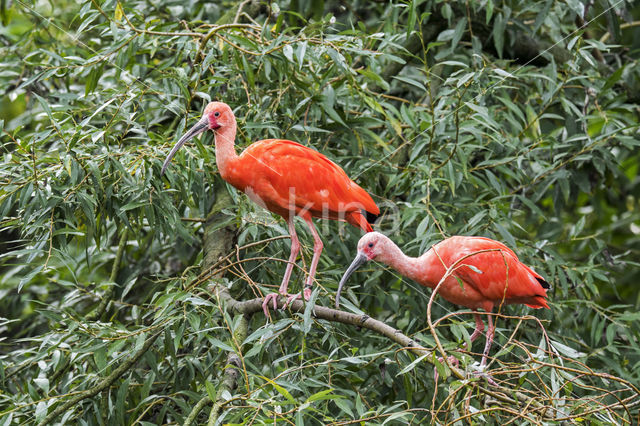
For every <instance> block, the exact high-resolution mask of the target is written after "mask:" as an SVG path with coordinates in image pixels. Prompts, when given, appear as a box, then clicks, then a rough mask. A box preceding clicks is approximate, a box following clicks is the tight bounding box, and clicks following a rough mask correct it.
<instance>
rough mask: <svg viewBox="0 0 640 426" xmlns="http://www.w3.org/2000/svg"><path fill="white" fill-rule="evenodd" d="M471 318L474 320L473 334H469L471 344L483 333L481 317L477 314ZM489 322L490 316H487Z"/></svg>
mask: <svg viewBox="0 0 640 426" xmlns="http://www.w3.org/2000/svg"><path fill="white" fill-rule="evenodd" d="M473 317H474V318H475V319H476V329H475V330H473V333H472V334H471V338H470V339H469V340H470V341H471V343H473V341H474V340H476V339H477V338H478V336H480V335H481V334H482V332H483V331H484V322H483V321H482V317H481V316H480V315H478V314H477V313H474V314H473ZM489 320H491V316H489ZM465 345H466V344H465ZM469 349H470V348H469Z"/></svg>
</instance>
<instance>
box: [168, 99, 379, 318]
mask: <svg viewBox="0 0 640 426" xmlns="http://www.w3.org/2000/svg"><path fill="white" fill-rule="evenodd" d="M207 129H211V130H213V132H214V135H215V149H216V163H217V164H218V171H219V172H220V175H221V176H222V179H224V180H225V181H227V182H229V183H230V184H231V185H233V186H234V187H235V188H237V189H239V190H240V191H242V192H244V193H245V194H247V196H248V197H249V198H250V199H251V200H252V201H254V202H255V203H257V204H258V205H260V206H262V207H264V208H266V209H267V210H270V211H272V212H274V213H277V214H279V215H280V216H282V217H284V218H285V219H286V221H287V224H288V225H289V234H290V235H291V254H290V256H289V261H288V263H287V268H286V270H285V274H284V278H283V279H282V284H281V285H280V289H279V290H278V291H279V293H280V294H282V295H283V296H285V297H286V298H287V299H286V301H285V306H286V305H288V304H289V303H291V302H292V301H293V300H295V299H297V298H298V297H299V296H300V295H299V294H296V295H289V294H288V293H287V286H288V285H289V278H290V276H291V271H292V270H293V265H294V262H295V260H296V257H297V256H298V252H299V251H300V242H299V241H298V236H297V235H296V229H295V226H294V219H295V216H300V217H301V218H302V219H304V221H305V222H306V223H307V225H308V226H309V229H310V230H311V235H313V241H314V244H313V258H312V260H311V267H310V269H309V277H308V278H307V282H306V284H305V287H304V298H305V300H309V297H310V295H311V286H312V283H313V278H314V276H315V273H316V268H317V266H318V261H319V259H320V253H321V252H322V247H323V244H322V240H321V239H320V236H319V235H318V232H317V231H316V228H315V226H314V225H313V222H312V221H311V218H312V217H319V218H323V219H333V220H342V221H346V222H348V223H350V224H352V225H354V226H356V227H358V228H361V229H362V230H364V231H366V232H371V231H372V230H373V229H372V228H371V225H370V224H369V222H368V221H367V218H366V216H365V215H366V214H367V213H369V214H371V215H373V216H375V215H378V214H379V213H380V210H379V209H378V206H376V204H375V203H374V202H373V200H372V199H371V196H370V195H369V194H368V193H367V192H366V191H365V190H364V189H362V188H361V187H360V186H358V185H357V184H356V183H355V182H354V181H352V180H351V179H350V178H349V176H347V174H346V173H345V172H344V170H342V169H341V168H340V167H339V166H338V165H337V164H335V163H334V162H332V161H331V160H329V159H328V158H327V157H325V156H324V155H322V154H320V153H319V152H317V151H315V150H313V149H311V148H308V147H306V146H304V145H300V144H299V143H297V142H292V141H289V140H284V139H266V140H261V141H258V142H255V143H253V144H251V145H249V146H248V147H247V148H246V149H245V150H244V151H243V152H242V154H240V155H237V154H236V151H235V148H234V142H235V138H236V118H235V115H234V114H233V111H232V110H231V108H230V107H229V106H228V105H227V104H225V103H222V102H211V103H209V104H208V105H207V106H206V107H205V109H204V112H203V114H202V119H201V120H200V121H198V122H197V123H196V124H195V125H194V126H193V127H192V128H191V129H190V130H189V131H188V132H187V133H185V134H184V135H183V136H182V137H181V138H180V140H178V142H177V143H176V144H175V146H174V147H173V149H172V150H171V152H170V153H169V155H168V156H167V158H166V159H165V160H164V164H163V165H162V173H163V174H164V171H165V170H166V168H167V166H168V165H169V162H170V161H171V159H172V158H173V156H174V155H175V153H176V152H177V151H178V149H180V147H181V146H182V145H184V144H185V143H186V142H187V141H188V140H190V139H191V138H193V137H195V136H197V135H198V134H200V133H203V132H204V131H206V130H207ZM363 213H364V214H363ZM277 298H278V294H276V293H272V294H269V295H267V296H266V297H265V299H264V302H263V304H262V309H263V311H264V313H265V315H268V310H269V307H268V304H269V301H270V300H271V301H273V308H274V309H276V308H277Z"/></svg>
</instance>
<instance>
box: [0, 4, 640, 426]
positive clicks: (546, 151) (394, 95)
mask: <svg viewBox="0 0 640 426" xmlns="http://www.w3.org/2000/svg"><path fill="white" fill-rule="evenodd" d="M0 18H1V24H0V87H1V88H2V99H1V101H0V138H1V140H2V162H1V163H0V213H1V216H0V220H1V222H0V333H1V334H0V336H1V337H0V341H1V346H0V424H3V425H8V424H13V423H16V424H22V423H33V422H61V421H68V422H76V421H81V422H82V424H106V423H109V424H132V423H136V422H140V423H145V424H159V423H185V422H187V423H189V422H195V423H202V422H206V421H207V419H209V420H210V421H211V423H214V422H216V421H219V422H224V423H242V424H244V423H248V424H252V423H266V422H277V421H284V422H287V423H294V422H295V423H296V424H298V423H302V422H307V423H309V424H316V423H317V424H320V423H332V422H336V423H340V422H344V423H347V422H351V421H353V422H357V421H368V422H372V423H383V422H393V423H404V422H419V421H432V420H435V421H438V422H441V423H449V422H455V421H456V420H461V421H465V422H472V423H482V422H486V421H500V422H507V421H516V422H517V423H518V424H524V423H525V422H529V423H536V422H549V423H553V422H562V421H572V422H578V421H585V420H589V421H591V422H592V423H593V424H606V423H623V422H631V421H633V420H634V419H635V421H638V416H639V414H638V403H639V402H640V395H638V388H637V387H638V386H640V384H639V383H640V345H639V343H640V342H639V339H640V313H638V309H639V308H640V292H638V290H637V283H638V281H639V280H640V269H638V266H639V263H638V259H639V256H638V255H639V253H640V201H639V198H640V176H639V173H638V167H639V164H640V153H639V151H638V146H639V140H638V124H637V123H638V120H639V116H638V115H639V111H640V109H639V107H640V97H639V96H638V93H640V67H638V58H640V50H639V48H640V37H638V36H640V28H638V26H637V21H635V19H639V18H640V10H638V6H637V5H633V4H632V3H631V2H625V1H623V0H596V1H588V2H582V1H580V0H570V1H569V0H568V1H567V2H554V1H550V0H535V1H515V0H513V1H510V0H504V1H498V0H470V1H458V0H456V1H448V2H443V1H438V0H424V1H419V0H413V1H409V0H406V1H394V2H372V1H366V0H363V1H356V2H342V1H318V2H316V1H303V0H293V1H291V2H286V1H284V2H279V3H276V2H274V3H271V4H269V3H266V2H259V1H238V2H234V1H222V2H218V3H205V2H195V1H194V2H184V1H175V0H171V1H167V2H151V1H144V0H125V1H113V0H106V1H101V0H97V1H88V2H84V3H81V4H76V3H75V2H69V1H66V0H65V1H61V2H49V3H47V2H31V1H23V0H15V1H2V2H0ZM212 99H215V100H222V101H224V102H226V103H228V104H229V105H231V106H232V108H234V111H235V113H236V116H237V118H238V126H239V133H238V138H237V140H236V144H237V145H238V147H237V149H238V150H240V149H242V148H243V147H245V146H247V145H248V144H249V143H250V142H251V141H255V140H258V139H265V138H270V137H280V138H288V139H292V140H296V141H299V142H301V143H303V144H305V145H308V146H311V147H313V148H314V149H316V150H318V151H321V152H323V153H324V154H326V155H327V156H328V157H330V158H331V159H333V160H334V161H335V162H337V163H338V164H340V165H341V166H342V167H343V168H344V169H345V170H346V171H347V173H348V174H349V175H350V176H351V177H352V178H353V179H354V180H356V181H357V182H358V183H359V184H360V185H361V186H362V187H364V188H365V189H366V190H367V191H368V192H369V193H371V194H374V195H375V196H374V199H375V201H376V202H377V203H378V204H379V205H380V206H381V208H382V210H383V214H382V216H381V218H380V220H379V221H378V223H377V225H376V228H377V229H378V230H380V231H382V232H384V233H386V234H387V235H389V236H390V237H391V238H392V239H394V241H396V243H398V245H399V246H400V247H402V248H403V249H404V250H405V251H406V252H407V253H408V254H412V255H418V254H419V253H422V252H423V251H425V250H426V249H428V248H429V247H430V246H431V245H432V244H433V243H435V242H437V241H439V240H440V239H442V238H443V237H445V236H450V235H456V234H459V235H483V236H487V237H492V238H496V239H499V240H501V241H503V242H505V243H506V244H507V245H509V246H510V247H512V248H514V249H515V250H516V251H517V253H518V254H519V256H520V258H521V259H522V260H524V261H525V262H526V263H527V264H529V265H532V267H534V268H535V269H536V271H538V272H539V273H540V274H542V275H543V276H545V277H546V278H547V280H548V281H549V282H550V283H552V285H553V289H552V291H551V292H550V293H549V296H550V305H551V309H550V310H538V311H533V310H531V309H529V308H526V307H524V306H510V307H507V308H505V309H503V310H502V311H501V313H502V314H504V315H501V316H500V317H498V318H496V321H497V324H498V329H497V334H496V343H495V345H494V348H493V351H492V354H491V355H492V357H493V360H492V362H491V364H490V369H491V373H492V375H493V377H494V379H495V380H496V382H497V383H498V384H499V385H500V386H499V387H497V388H496V387H492V386H491V385H489V384H487V382H486V380H484V379H483V378H482V377H481V376H477V375H474V374H473V369H474V363H477V361H478V360H479V358H480V354H479V353H478V352H480V351H481V350H482V344H481V343H478V342H477V343H476V344H475V345H474V346H473V351H467V352H464V351H454V349H459V348H460V347H462V344H463V342H464V341H465V340H468V338H469V334H470V331H471V330H472V329H473V326H474V321H473V316H472V315H471V314H470V313H469V312H468V311H467V310H463V309H460V308H459V307H457V306H453V305H451V304H449V303H448V302H446V301H443V300H442V299H440V298H438V297H437V296H436V297H435V298H434V305H433V308H432V318H433V319H434V321H435V320H436V319H440V318H442V317H444V316H445V315H447V314H450V313H452V312H454V313H455V314H454V315H450V316H448V317H446V318H444V319H443V320H442V321H441V322H439V323H437V326H436V330H437V334H435V335H433V334H432V333H431V332H430V330H429V324H428V321H427V303H428V301H429V298H430V295H431V292H430V291H428V290H424V289H423V288H420V287H419V286H418V285H417V284H415V283H413V282H410V281H408V280H406V279H403V278H401V277H400V276H398V275H397V274H395V273H393V272H391V271H388V270H385V269H384V268H383V267H382V266H381V265H371V266H370V267H369V268H368V269H367V271H366V273H362V272H361V273H357V274H355V275H354V277H353V278H352V279H351V285H350V287H349V288H348V290H347V292H346V293H345V294H344V299H343V300H344V304H343V309H345V310H347V311H350V312H354V313H357V314H364V313H366V314H367V315H369V316H371V317H373V318H376V319H378V320H380V321H382V322H384V323H387V324H389V325H391V326H393V327H395V328H397V329H399V330H400V331H401V332H402V333H403V334H405V335H408V336H411V338H413V339H414V340H415V341H416V342H418V343H419V344H420V345H422V346H424V347H425V348H427V349H429V350H433V349H434V348H435V346H436V338H437V339H438V340H439V341H440V343H442V345H443V346H444V348H445V349H446V351H447V354H452V355H454V356H456V357H458V358H460V368H461V369H462V371H463V372H464V374H466V376H464V377H462V378H461V377H459V376H456V375H455V374H453V375H451V374H452V371H451V370H449V369H447V367H446V366H444V365H443V364H442V363H441V362H440V361H438V359H437V357H436V356H435V355H433V354H431V355H421V356H420V355H419V354H415V353H413V352H411V351H409V350H407V348H402V347H400V346H398V345H397V344H396V343H394V342H393V341H392V340H390V339H389V338H388V337H385V336H384V335H381V334H378V333H375V332H373V331H371V330H367V329H364V328H359V327H355V326H354V325H349V324H341V323H338V322H334V321H329V320H323V319H318V318H316V317H314V315H313V311H312V309H310V306H309V307H308V308H305V309H303V310H302V311H301V312H292V311H286V312H282V311H278V312H275V313H273V312H272V313H271V319H270V321H266V320H265V318H264V316H263V315H262V314H255V315H242V314H240V313H238V311H237V309H234V308H233V307H232V305H233V303H235V301H236V300H240V301H242V300H245V301H246V300H250V299H253V298H257V297H262V296H263V295H264V294H266V293H268V292H272V291H275V290H276V289H277V287H278V286H279V284H280V281H281V277H282V273H283V272H284V266H285V265H284V263H283V262H284V261H286V258H287V256H288V252H289V242H288V239H286V238H285V237H286V235H287V230H286V224H285V222H284V221H283V220H282V219H281V218H279V217H277V216H275V215H272V214H270V213H268V212H266V211H264V210H261V209H260V208H259V207H257V206H256V205H254V204H252V203H251V202H250V201H249V200H248V199H247V198H246V196H244V195H243V194H240V193H239V192H237V191H236V190H234V189H233V188H231V187H230V186H229V185H227V184H226V183H225V182H224V181H222V180H221V178H220V176H219V175H218V174H217V170H216V164H215V158H214V151H213V146H212V143H211V142H212V136H211V134H206V135H205V136H203V137H202V138H201V139H200V140H195V141H194V143H193V144H192V145H190V146H189V147H187V148H186V149H183V150H182V151H181V153H179V154H178V155H177V156H176V158H175V159H174V161H173V162H172V164H171V166H170V168H169V170H168V172H167V174H166V175H165V176H164V177H161V176H160V166H161V163H162V160H163V159H164V157H165V156H166V154H167V153H168V150H169V149H170V147H171V145H172V144H173V143H175V141H176V140H177V138H178V137H179V136H180V135H181V134H182V133H183V132H184V130H185V129H186V128H188V127H189V126H191V125H192V124H193V123H194V122H195V120H196V119H197V117H198V116H199V114H200V111H201V110H202V108H203V107H204V105H205V104H206V103H207V102H208V101H210V100H212ZM212 206H213V207H214V208H213V209H212ZM207 218H209V220H208V221H207ZM316 223H317V225H318V227H319V229H320V232H321V235H322V237H323V240H324V243H325V251H324V253H323V255H322V258H321V261H320V266H319V273H318V275H317V285H316V288H317V289H318V290H317V291H316V293H314V296H313V298H314V300H315V303H316V304H317V305H319V306H327V307H329V306H333V296H334V294H335V290H336V288H337V283H338V280H339V278H340V276H341V274H342V273H343V272H344V269H345V267H346V266H347V265H348V264H349V262H350V260H351V259H352V257H353V255H354V254H355V245H356V242H357V240H358V238H359V237H360V235H361V233H360V231H358V230H356V229H355V228H353V227H350V226H349V225H344V224H341V223H336V222H329V221H322V222H321V221H318V222H316ZM300 230H301V231H302V227H301V228H300ZM299 234H300V236H301V240H302V243H303V250H302V260H300V261H299V262H298V264H299V265H300V266H301V268H296V269H294V276H293V280H292V289H294V290H295V289H298V290H299V289H300V283H301V282H302V280H303V278H304V276H305V274H304V269H305V268H306V266H308V264H309V261H310V254H311V246H312V239H311V237H310V235H308V234H306V233H305V232H304V231H302V232H300V233H299ZM203 238H204V240H205V244H203ZM207 241H208V242H207ZM220 257H221V258H222V259H221V260H219V258H220ZM221 289H222V290H224V291H222V290H221ZM231 297H232V299H231ZM482 340H483V339H480V341H482ZM232 364H236V365H237V366H238V367H239V368H238V370H235V369H233V368H232ZM434 364H435V365H436V370H437V371H439V372H440V375H439V376H440V377H439V379H438V380H437V381H434V380H435V375H434V372H435V371H434ZM516 391H517V392H520V393H519V394H518V395H520V396H521V397H523V398H524V397H526V398H529V399H528V400H523V399H522V398H520V399H519V400H518V398H519V397H518V396H517V395H516ZM518 401H519V402H518ZM56 410H57V411H56ZM189 416H190V417H189Z"/></svg>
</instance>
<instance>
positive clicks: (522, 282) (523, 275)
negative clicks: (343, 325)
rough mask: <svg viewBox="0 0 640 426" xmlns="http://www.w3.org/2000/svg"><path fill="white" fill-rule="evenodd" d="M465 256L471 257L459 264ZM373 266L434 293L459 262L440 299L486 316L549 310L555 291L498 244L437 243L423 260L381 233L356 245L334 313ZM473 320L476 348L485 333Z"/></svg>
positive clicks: (473, 239)
mask: <svg viewBox="0 0 640 426" xmlns="http://www.w3.org/2000/svg"><path fill="white" fill-rule="evenodd" d="M488 250H491V251H488ZM478 252H479V253H478ZM474 253H476V254H474ZM465 256H469V257H467V258H465V259H463V260H461V259H462V258H464V257H465ZM369 260H377V261H379V262H382V263H384V264H386V265H389V266H391V267H392V268H393V269H395V270H397V271H398V272H400V274H402V275H404V276H405V277H407V278H411V279H412V280H414V281H416V282H418V283H419V284H421V285H423V286H426V287H430V288H435V287H436V286H437V285H438V283H439V282H440V280H441V279H442V278H443V277H444V276H445V274H446V272H447V269H448V268H449V267H451V266H452V265H454V264H456V262H458V261H460V263H458V264H457V266H455V269H454V272H453V274H452V275H450V276H448V277H447V278H446V279H445V280H444V282H443V283H442V285H440V287H439V288H438V293H439V294H440V295H442V297H444V298H445V299H446V300H448V301H449V302H452V303H455V304H457V305H461V306H465V307H467V308H470V309H473V310H474V311H477V310H478V309H484V310H485V311H487V312H491V311H492V310H493V307H494V306H495V305H498V306H499V305H501V304H516V303H523V304H525V305H527V306H529V307H531V308H536V309H538V308H547V309H548V308H549V306H548V305H547V301H546V300H545V298H546V297H547V290H546V289H548V288H551V286H550V285H549V283H548V282H547V281H545V280H544V278H542V277H541V276H540V275H538V274H537V273H535V272H534V271H533V270H532V269H531V268H529V267H528V266H527V265H525V264H524V263H522V262H520V261H519V260H518V256H516V254H515V253H514V252H513V251H512V250H511V249H510V248H509V247H507V246H505V245H504V244H502V243H500V242H498V241H495V240H491V239H489V238H483V237H461V236H456V237H451V238H447V239H446V240H444V241H441V242H439V243H438V244H436V245H434V246H433V247H431V248H430V249H429V250H427V252H426V253H424V254H423V255H422V256H420V257H410V256H407V255H405V254H404V253H403V252H402V250H400V249H399V248H398V246H397V245H395V244H394V243H393V241H391V240H390V239H389V238H388V237H387V236H385V235H382V234H380V233H379V232H371V233H369V234H366V235H364V236H363V237H362V238H361V239H360V241H359V242H358V254H357V256H356V258H355V259H354V260H353V262H352V263H351V266H349V268H348V269H347V271H346V272H345V273H344V276H343V277H342V279H341V280H340V285H339V286H338V293H337V294H336V308H337V307H338V306H339V304H340V292H341V291H342V286H343V285H344V283H345V282H346V281H347V279H348V278H349V276H350V275H351V274H352V273H353V271H355V270H356V269H357V268H358V267H359V266H360V265H362V264H364V263H366V262H367V261H369ZM456 277H457V278H456ZM458 279H460V282H458ZM474 316H475V320H476V329H475V331H474V332H473V334H472V335H471V341H472V342H473V341H474V340H475V339H476V338H477V337H478V336H479V335H480V334H482V331H483V330H484V323H483V322H482V318H481V317H480V315H478V314H474ZM488 318H489V319H488V321H489V329H488V330H487V342H486V345H485V348H484V352H483V356H482V362H481V364H480V366H481V367H484V366H485V364H486V360H487V356H488V354H489V349H490V348H491V343H492V342H493V335H494V331H495V327H494V326H493V321H492V319H491V315H489V316H488Z"/></svg>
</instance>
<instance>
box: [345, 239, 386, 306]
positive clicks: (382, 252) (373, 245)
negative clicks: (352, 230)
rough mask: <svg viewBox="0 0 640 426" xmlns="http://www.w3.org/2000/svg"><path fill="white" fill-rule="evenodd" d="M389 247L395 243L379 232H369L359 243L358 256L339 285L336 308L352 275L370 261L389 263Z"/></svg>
mask: <svg viewBox="0 0 640 426" xmlns="http://www.w3.org/2000/svg"><path fill="white" fill-rule="evenodd" d="M389 245H393V242H391V240H390V239H389V237H387V236H386V235H383V234H381V233H379V232H368V233H366V234H364V236H363V237H362V238H360V241H358V254H357V255H356V257H355V258H354V259H353V262H351V265H349V268H347V271H346V272H345V273H344V275H343V276H342V279H341V280H340V284H339V285H338V292H337V293H336V308H337V307H338V306H339V305H340V292H341V291H342V287H343V286H344V284H345V283H346V282H347V280H348V279H349V277H350V276H351V274H353V272H354V271H355V270H356V269H358V268H359V267H360V266H362V265H364V264H365V263H367V262H368V261H370V260H374V259H375V260H379V261H381V262H384V263H387V258H386V256H387V255H388V253H389V252H391V251H390V250H389V247H388V246H389Z"/></svg>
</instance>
